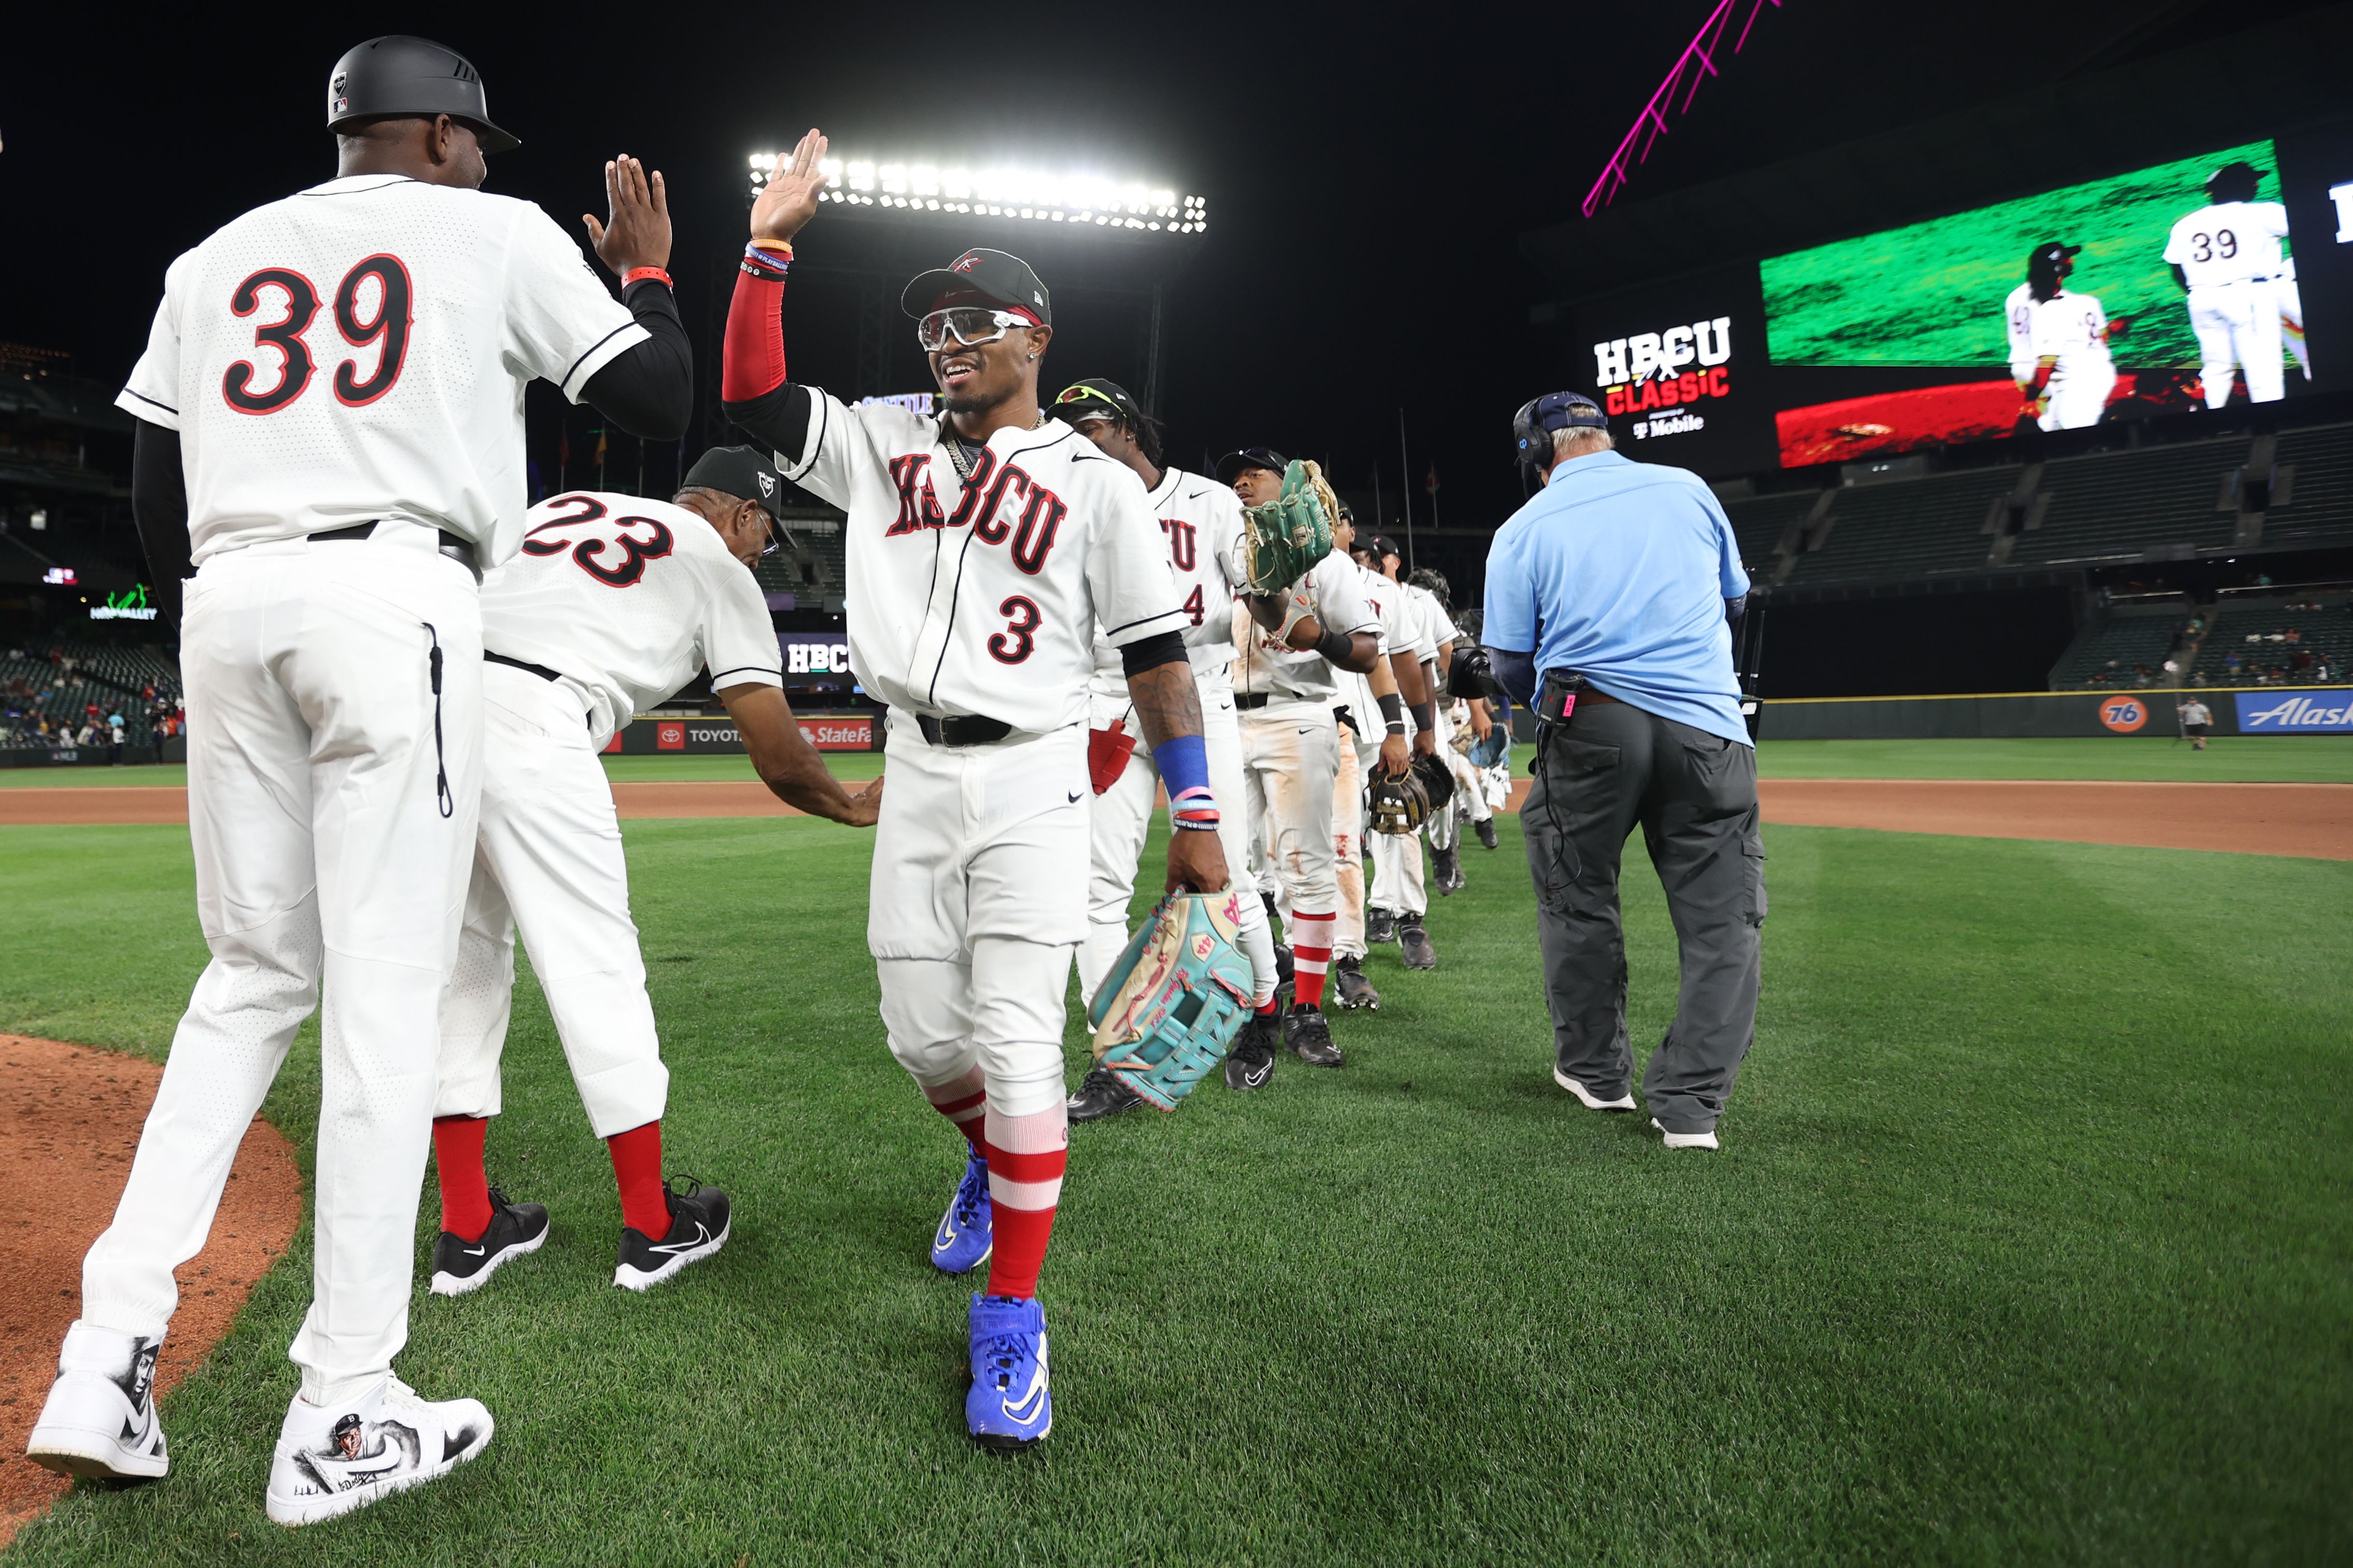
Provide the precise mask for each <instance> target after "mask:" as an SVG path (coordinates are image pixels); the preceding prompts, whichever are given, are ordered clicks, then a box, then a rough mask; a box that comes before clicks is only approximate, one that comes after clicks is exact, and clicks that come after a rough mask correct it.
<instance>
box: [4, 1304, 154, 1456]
mask: <svg viewBox="0 0 2353 1568" xmlns="http://www.w3.org/2000/svg"><path fill="white" fill-rule="evenodd" d="M163 1345H164V1336H163V1335H161V1334H158V1335H156V1336H155V1337H154V1338H153V1339H148V1338H146V1337H144V1336H142V1335H137V1334H122V1333H117V1332H115V1331H113V1330H112V1329H100V1328H93V1327H91V1326H90V1324H88V1323H84V1322H79V1321H77V1322H75V1323H74V1325H73V1326H72V1327H71V1328H69V1329H68V1330H66V1342H65V1348H64V1349H63V1350H60V1351H59V1352H58V1380H57V1381H56V1382H55V1383H53V1384H49V1397H48V1401H47V1404H45V1405H42V1406H41V1418H40V1420H39V1421H38V1422H37V1423H35V1424H34V1426H33V1436H32V1440H31V1441H30V1442H28V1443H26V1445H25V1453H26V1457H27V1458H30V1459H31V1460H32V1461H33V1463H35V1464H37V1465H39V1466H40V1467H42V1468H44V1469H50V1470H55V1471H56V1472H57V1473H58V1474H59V1475H61V1476H95V1477H98V1478H100V1479H108V1480H132V1479H147V1480H152V1479H154V1478H155V1477H157V1476H160V1475H162V1474H164V1472H165V1471H166V1470H168V1469H170V1468H172V1461H171V1458H169V1456H167V1455H166V1454H165V1453H164V1423H163V1422H162V1421H161V1420H160V1419H159V1418H158V1417H157V1416H156V1415H155V1386H154V1385H155V1352H157V1351H159V1350H161V1349H162V1348H163Z"/></svg>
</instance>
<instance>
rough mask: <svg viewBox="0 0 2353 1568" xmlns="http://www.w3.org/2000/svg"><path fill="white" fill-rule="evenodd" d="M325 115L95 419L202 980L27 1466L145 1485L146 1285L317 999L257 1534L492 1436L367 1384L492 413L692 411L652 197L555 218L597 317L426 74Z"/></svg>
mask: <svg viewBox="0 0 2353 1568" xmlns="http://www.w3.org/2000/svg"><path fill="white" fill-rule="evenodd" d="M327 88H328V90H327V123H328V127H329V129H330V130H332V132H334V133H335V135H336V138H337V146H338V156H339V163H340V166H339V168H338V170H337V177H336V178H334V179H332V180H331V181H329V182H328V183H327V184H322V185H317V186H314V187H312V188H311V189H310V190H307V191H304V192H301V194H299V195H292V196H289V197H287V198H286V199H284V200H282V201H277V202H272V203H269V205H265V206H261V207H259V208H256V209H255V210H254V211H252V212H250V213H248V214H246V215H245V216H243V217H240V218H237V220H235V221H234V222H232V223H230V224H228V225H227V226H226V227H223V228H222V229H220V230H219V231H217V232H216V233H215V234H214V235H213V236H212V237H209V238H207V239H206V240H205V241H204V242H203V243H201V244H200V245H198V246H197V247H195V249H193V250H191V251H189V252H188V253H187V254H185V256H182V257H181V258H178V259H177V260H176V261H174V262H173V263H172V266H171V268H170V270H169V271H168V273H167V274H166V275H165V279H164V302H163V306H162V308H161V309H160V310H158V311H157V312H156V314H155V321H154V327H153V332H152V334H151V336H150V338H149V340H148V344H147V351H146V353H145V354H144V355H143V356H142V358H141V359H140V361H139V364H138V367H137V368H136V369H135V370H133V371H132V375H131V380H130V384H129V385H128V386H126V387H125V388H124V390H123V393H122V395H121V399H120V402H121V406H122V407H123V408H124V409H125V410H127V411H128V412H129V413H131V414H132V415H133V416H136V417H137V419H138V420H139V425H138V426H137V429H136V432H135V435H134V445H133V451H132V466H133V477H132V510H133V512H134V514H135V515H136V517H137V520H138V523H139V529H140V533H141V536H142V540H143V541H144V542H145V543H146V545H147V551H148V557H149V569H150V570H151V572H153V574H154V581H155V582H156V584H157V585H158V587H159V588H161V589H163V590H164V603H165V607H166V609H167V612H169V613H172V614H174V616H176V618H177V619H178V622H179V626H180V634H181V644H180V664H181V670H182V674H183V678H184V679H185V683H186V691H187V710H188V818H189V822H188V826H189V837H190V840H191V844H192V847H193V849H194V851H195V882H196V907H197V913H198V916H199V919H200V921H201V924H202V926H203V929H204V933H205V940H206V945H207V946H209V947H210V948H211V950H212V962H211V963H210V965H209V966H208V967H207V968H206V970H205V973H204V975H203V977H202V978H201V979H199V980H198V981H197V983H196V987H195V995H194V996H193V998H192V999H191V1000H190V1002H189V1005H188V1010H187V1012H186V1014H185V1016H183V1017H182V1018H181V1020H180V1025H179V1028H178V1031H177V1033H176V1034H175V1035H174V1038H173V1042H172V1055H171V1066H170V1068H168V1070H167V1071H166V1072H165V1073H164V1082H163V1084H162V1086H161V1087H160V1089H158V1091H157V1094H156V1097H155V1104H154V1108H153V1110H152V1111H151V1112H150V1114H149V1116H148V1119H147V1123H146V1127H145V1130H144V1131H143V1132H142V1135H141V1138H140V1142H139V1152H138V1155H137V1158H136V1160H135V1162H134V1163H133V1164H132V1172H131V1176H130V1180H129V1182H128V1184H126V1185H125V1187H124V1189H123V1193H122V1198H121V1204H120V1205H118V1207H117V1208H116V1210H115V1215H114V1222H113V1224H112V1225H111V1226H110V1227H109V1228H108V1230H107V1231H106V1233H105V1234H104V1235H103V1236H101V1237H99V1239H98V1241H97V1242H96V1244H95V1245H93V1246H92V1247H91V1248H90V1255H89V1258H88V1259H87V1260H86V1262H85V1263H84V1265H83V1271H82V1315H81V1319H80V1321H79V1322H77V1323H76V1324H75V1325H74V1327H73V1328H72V1329H71V1330H70V1331H69V1332H68V1335H67V1339H66V1348H65V1352H64V1353H63V1355H62V1356H60V1358H59V1374H58V1382H57V1384H56V1385H55V1386H54V1387H53V1388H52V1390H51V1392H50V1395H49V1399H48V1402H47V1406H46V1407H45V1408H44V1410H43V1412H42V1415H41V1420H40V1422H39V1423H38V1424H37V1426H35V1428H34V1431H33V1436H32V1442H31V1444H30V1446H29V1447H30V1451H31V1453H32V1455H33V1457H34V1458H36V1459H37V1460H39V1461H40V1462H42V1463H43V1464H46V1465H48V1466H49V1467H50V1468H55V1469H59V1470H64V1471H68V1472H69V1473H74V1474H79V1475H95V1476H156V1475H161V1474H163V1473H164V1446H163V1439H162V1436H161V1433H160V1431H159V1430H158V1429H157V1427H156V1426H155V1419H154V1410H153V1403H152V1399H151V1397H150V1395H149V1393H148V1391H147V1388H146V1384H145V1377H144V1373H143V1372H142V1370H141V1369H142V1368H143V1367H150V1366H152V1364H153V1356H154V1353H155V1345H156V1343H157V1342H159V1341H160V1340H161V1339H162V1338H163V1335H164V1326H165V1324H166V1322H167V1321H168V1320H169V1319H170V1317H171V1315H172V1312H173V1309H174V1306H175V1305H176V1304H177V1300H178V1296H177V1288H176V1286H175V1284H174V1277H173V1270H174V1268H175V1267H177V1266H178V1265H180V1264H182V1263H185V1262H186V1261H187V1260H188V1259H189V1258H193V1257H194V1256H195V1254H196V1252H197V1250H198V1249H199V1248H200V1247H202V1246H203V1245H204V1241H205V1237H206V1232H207V1231H208V1230H209V1229H210V1227H211V1225H212V1221H213V1216H214V1212H215V1209H216V1205H218V1203H219V1201H220V1196H221V1191H222V1186H223V1184H224V1183H225V1182H226V1181H227V1178H228V1173H229V1163H230V1160H231V1158H232V1156H233V1155H234V1154H235V1153H236V1152H237V1144H238V1142H239V1140H241V1139H242V1138H243V1137H244V1135H245V1131H246V1129H247V1127H248V1124H249V1123H250V1122H251V1121H252V1120H253V1115H254V1112H255V1111H256V1110H259V1107H260V1104H261V1100H262V1096H263V1095H264V1094H265V1093H266V1092H268V1090H269V1085H270V1082H271V1080H272V1079H274V1078H275V1077H276V1076H277V1072H278V1068H279V1065H280V1063H281V1062H282V1061H284V1060H285V1058H286V1053H287V1050H288V1048H289V1047H290V1046H291V1045H292V1044H293V1040H294V1035H295V1031H296V1030H297V1029H298V1028H299V1027H300V1026H301V1024H302V1021H303V1020H304V1019H305V1018H307V1017H308V1016H310V1015H311V1011H312V1010H313V1008H314V1007H316V1006H317V1005H318V1002H319V994H320V990H321V987H322V982H323V986H324V990H325V994H326V1005H325V1014H324V1018H323V1020H322V1031H321V1049H322V1057H323V1060H324V1066H323V1070H322V1087H321V1092H320V1110H319V1127H320V1139H319V1157H318V1166H317V1170H316V1173H315V1175H316V1181H315V1187H316V1192H317V1215H316V1235H315V1247H314V1251H315V1254H316V1258H317V1268H316V1270H315V1279H314V1284H313V1294H312V1299H311V1310H310V1313H309V1315H308V1317H307V1318H306V1319H305V1320H304V1321H303V1325H302V1330H301V1334H300V1335H299V1336H298V1337H297V1338H296V1340H295V1342H294V1347H293V1358H294V1360H295V1362H296V1363H298V1364H299V1365H300V1366H301V1369H302V1386H301V1393H300V1394H298V1395H297V1396H296V1397H295V1399H294V1401H293V1402H292V1404H291V1405H290V1407H289V1409H288V1411H287V1415H286V1420H285V1423H284V1425H283V1426H281V1428H280V1434H279V1438H278V1443H277V1448H276V1452H275V1454H274V1456H273V1459H272V1463H271V1467H270V1474H269V1487H268V1489H267V1493H266V1502H267V1507H268V1511H269V1517H270V1518H272V1519H274V1520H276V1521H280V1523H285V1524H303V1523H308V1522H310V1521H314V1520H320V1519H324V1518H327V1517H328V1516H330V1515H332V1514H337V1513H342V1512H344V1511H346V1510H350V1509H353V1508H357V1507H359V1506H361V1505H363V1504H365V1503H368V1502H371V1501H373V1500H375V1498H377V1497H380V1496H383V1495H385V1494H386V1493H388V1492H391V1491H394V1490H397V1489H402V1488H406V1487H408V1486H413V1485H416V1484H417V1483H419V1482H423V1481H427V1480H430V1479H433V1478H434V1477H436V1476H438V1475H440V1474H442V1473H443V1472H445V1471H447V1470H448V1468H450V1467H451V1466H453V1465H455V1464H457V1463H459V1461H461V1460H463V1459H468V1458H472V1457H473V1456H474V1455H475V1454H477V1453H479V1452H480V1450H481V1448H482V1446H483V1445H484V1444H485V1443H487V1442H488V1441H489V1439H490V1436H491V1418H490V1415H489V1413H488V1412H487V1411H485V1410H484V1409H483V1408H482V1407H481V1406H480V1405H478V1404H476V1403H474V1402H473V1401H471V1400H452V1401H448V1402H447V1403H438V1404H437V1403H428V1402H427V1401H424V1400H422V1399H419V1398H418V1397H417V1395H416V1394H414V1393H412V1392H411V1391H410V1390H408V1389H407V1388H406V1385H404V1384H401V1382H400V1381H399V1380H398V1379H397V1378H395V1377H394V1376H393V1375H392V1361H393V1357H394V1356H395V1355H396V1353H397V1352H399V1350H400V1348H401V1346H402V1344H403V1343H404V1342H406V1335H407V1325H408V1298H409V1283H410V1279H411V1277H412V1262H413V1253H414V1247H413V1238H414V1235H415V1226H416V1221H417V1194H418V1188H419V1187H420V1185H421V1184H422V1182H423V1179H424V1174H425V1153H426V1149H427V1146H428V1143H429V1142H430V1125H431V1118H432V1111H433V1095H434V1083H435V1076H436V1075H435V1059H434V1058H435V1049H436V1042H437V1040H438V1034H439V1030H438V1026H437V1017H438V1010H439V1005H440V1000H441V988H442V984H443V982H444V980H445V978H446V977H447V976H448V973H449V968H450V964H451V963H452V960H453V957H454V955H455V952H456V945H457V936H458V920H459V910H460V909H461V907H462V903H463V900H464V896H465V889H466V882H467V868H468V866H469V864H470V861H471V859H472V857H473V851H474V830H475V814H476V808H477V802H478V794H479V787H480V774H479V758H480V746H481V729H482V716H481V693H482V634H481V617H480V604H479V601H478V598H477V593H476V582H477V575H476V574H477V572H478V571H479V570H480V568H481V567H483V566H488V565H493V564H495V563H497V562H498V561H499V560H500V559H501V557H502V556H503V555H504V554H505V553H507V552H511V551H512V549H513V548H514V545H515V542H516V540H517V536H518V535H519V533H520V531H521V528H522V511H523V489H522V396H523V387H524V385H525V384H527V383H528V382H530V381H531V380H532V379H533V378H534V377H545V378H546V379H547V380H549V381H552V382H554V383H555V384H557V385H559V386H560V387H562V388H563V390H564V391H565V395H568V396H570V397H573V398H575V399H579V398H582V397H584V396H585V397H586V398H588V399H589V400H591V401H593V402H595V403H596V405H597V406H598V407H599V408H600V409H603V410H604V411H605V412H606V413H607V415H608V416H611V417H612V418H613V420H614V422H615V423H617V424H619V425H620V426H623V427H624V428H627V429H630V430H634V431H638V432H639V433H641V434H644V435H647V436H652V437H662V438H675V437H677V436H678V435H679V434H680V432H681V431H682V430H683V429H684V427H685V423H686V416H687V412H688V410H689V408H690V407H691V389H692V377H691V369H690V356H689V354H688V350H687V342H686V338H685V334H684V332H683V331H682V330H681V328H680V327H679V324H678V319H677V309H676V306H675V305H674V304H672V303H671V301H670V289H669V280H668V278H667V275H666V274H664V273H662V271H661V266H662V264H663V263H664V262H665V261H667V260H668V258H669V255H670V219H669V216H668V214H667V212H666V210H665V208H664V205H663V198H662V190H661V178H660V176H659V174H656V175H654V176H652V178H651V179H650V180H649V179H648V177H647V175H646V174H645V173H644V171H643V170H642V169H641V168H640V167H639V166H638V164H637V163H635V162H634V161H633V160H630V159H628V158H626V157H623V158H619V159H616V160H615V161H614V162H613V163H608V164H607V166H606V184H607V195H608V198H609V200H610V202H611V215H612V216H611V220H610V223H609V226H600V225H598V224H597V223H596V220H594V219H593V218H592V219H590V220H588V225H587V226H588V229H589V232H590V235H591V237H592V238H593V239H594V240H595V241H596V247H597V251H598V254H599V256H600V257H601V258H603V259H604V261H605V262H606V264H607V266H609V267H611V268H613V269H614V270H615V271H616V272H617V273H620V274H622V276H623V278H624V279H625V282H626V283H627V284H628V288H629V289H630V294H629V300H628V304H627V305H626V306H624V305H623V304H622V303H621V302H620V301H617V300H615V299H614V298H613V297H612V296H611V294H609V293H608V292H607V290H606V289H605V286H604V285H603V284H601V283H600V282H598V281H597V279H596V277H595V276H594V275H593V274H592V273H590V272H589V270H588V269H587V267H586V264H585V263H584V262H583V261H582V259H581V258H580V255H579V252H578V249H577V247H575V246H574V245H573V244H572V243H571V242H570V241H569V240H567V239H566V238H565V236H564V235H563V233H562V231H560V230H558V229H557V228H556V226H554V223H552V222H551V221H550V220H549V219H548V218H547V217H546V216H545V215H544V214H543V213H541V212H540V211H539V210H538V209H537V208H535V207H533V206H532V205H529V204H528V203H524V202H518V201H513V200H510V199H507V198H503V197H499V196H491V195H483V194H482V192H481V191H480V188H479V187H480V185H481V184H482V180H483V176H484V173H485V165H484V163H483V156H484V154H485V153H492V152H498V151H501V150H503V149H505V148H508V147H512V146H513V145H515V141H514V138H513V137H512V136H510V135H508V134H507V133H506V132H503V131H501V130H499V129H498V128H497V127H496V126H495V125H494V124H493V123H492V122H491V120H490V117H489V113H488V110H487V108H486V105H485V102H484V98H483V89H482V83H481V78H480V75H479V74H478V73H477V72H476V71H475V70H474V68H473V67H472V66H471V65H470V63H468V62H467V61H466V60H465V59H463V58H461V57H459V56H458V55H457V54H455V53H454V52H453V51H451V50H448V49H446V48H444V47H441V46H439V45H438V44H432V43H428V42H427V41H426V40H424V39H421V38H406V37H387V38H376V39H373V40H371V41H369V42H368V43H365V44H363V45H361V46H359V47H356V48H354V49H353V50H351V51H349V52H348V53H347V54H345V55H344V56H343V58H342V59H341V60H340V61H338V62H337V64H336V66H335V68H334V70H333V72H332V76H331V78H330V79H329V82H328V84H327ZM191 557H193V559H194V561H195V564H196V571H195V579H194V581H193V582H191V583H188V584H186V585H185V610H184V611H183V610H182V608H181V603H180V601H181V597H182V595H181V594H180V588H181V583H180V579H181V578H182V577H183V576H184V575H185V566H186V563H188V562H189V561H190V559H191ZM396 1428H397V1429H399V1430H401V1431H403V1432H405V1433H406V1439H405V1440H404V1441H403V1442H402V1443H400V1444H399V1445H397V1446H396V1447H393V1448H392V1449H391V1453H392V1456H393V1457H392V1458H387V1459H386V1461H385V1463H383V1464H381V1465H372V1466H370V1467H369V1468H367V1469H366V1470H365V1471H364V1473H358V1472H351V1471H346V1470H343V1469H341V1468H336V1469H334V1471H333V1473H334V1475H335V1476H336V1478H337V1479H335V1480H333V1481H332V1482H330V1481H327V1480H325V1479H322V1478H323V1477H325V1476H326V1475H327V1474H328V1470H327V1469H325V1468H322V1466H323V1465H328V1464H329V1463H330V1462H331V1461H332V1460H337V1459H339V1458H342V1457H344V1456H342V1455H340V1454H339V1451H338V1444H337V1439H336V1437H335V1434H336V1433H338V1432H343V1431H365V1432H372V1433H376V1434H379V1435H380V1434H383V1433H385V1432H387V1431H390V1430H393V1429H396ZM404 1455H405V1456H406V1457H405V1458H403V1457H401V1456H404Z"/></svg>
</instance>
